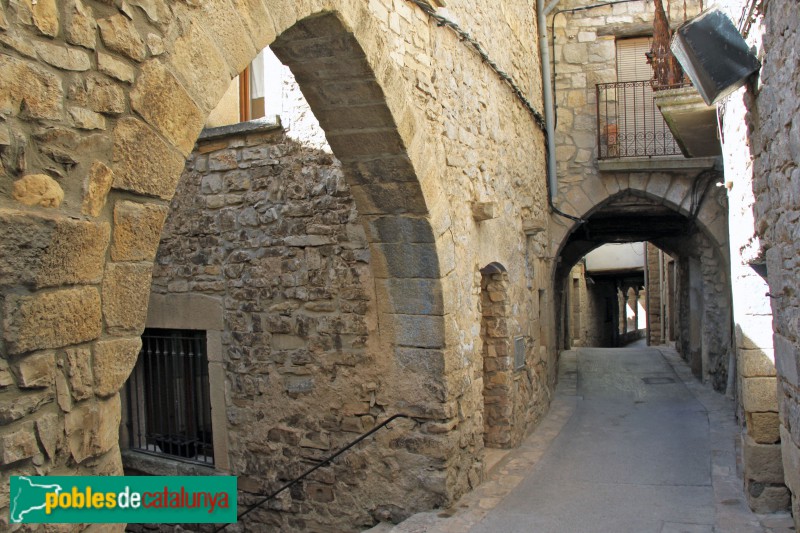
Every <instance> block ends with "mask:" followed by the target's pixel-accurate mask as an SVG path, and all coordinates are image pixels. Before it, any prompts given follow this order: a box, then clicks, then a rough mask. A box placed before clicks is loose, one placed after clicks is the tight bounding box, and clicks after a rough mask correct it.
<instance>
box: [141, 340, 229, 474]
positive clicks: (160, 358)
mask: <svg viewBox="0 0 800 533" xmlns="http://www.w3.org/2000/svg"><path fill="white" fill-rule="evenodd" d="M127 394H128V397H127V403H128V421H127V425H128V435H129V443H128V444H129V446H130V448H131V449H134V450H137V451H141V452H145V453H150V454H155V455H166V456H170V457H173V458H180V459H182V460H187V461H192V462H197V463H201V464H206V465H213V464H214V446H213V440H212V434H211V401H210V398H209V395H210V389H209V383H208V356H207V354H206V336H205V332H204V331H192V330H165V329H146V330H145V332H144V334H143V335H142V350H141V352H139V359H138V360H137V362H136V366H135V367H134V369H133V372H132V373H131V376H130V378H129V379H128V383H127Z"/></svg>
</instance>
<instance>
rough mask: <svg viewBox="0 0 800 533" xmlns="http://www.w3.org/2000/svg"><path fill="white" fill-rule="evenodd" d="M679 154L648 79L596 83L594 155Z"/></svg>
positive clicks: (620, 156)
mask: <svg viewBox="0 0 800 533" xmlns="http://www.w3.org/2000/svg"><path fill="white" fill-rule="evenodd" d="M658 156H678V157H682V154H681V149H680V147H679V146H678V143H677V142H675V138H674V137H673V136H672V132H671V131H670V129H669V127H668V126H667V123H666V122H664V117H662V115H661V113H660V112H659V110H658V106H656V104H655V102H654V100H653V88H652V86H651V84H650V80H642V81H623V82H616V83H600V84H598V85H597V158H598V159H600V160H605V159H619V158H627V157H636V158H641V157H658Z"/></svg>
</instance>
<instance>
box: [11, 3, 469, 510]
mask: <svg viewBox="0 0 800 533" xmlns="http://www.w3.org/2000/svg"><path fill="white" fill-rule="evenodd" d="M131 4H132V5H134V6H141V7H131V8H130V9H128V10H127V11H126V12H122V11H121V10H117V9H115V8H113V7H104V8H103V11H102V13H103V14H104V15H105V17H104V18H103V19H101V21H100V22H99V23H98V24H99V27H100V32H102V34H103V36H104V41H105V42H106V43H108V44H107V46H106V47H105V48H104V49H103V50H102V51H103V53H105V52H108V53H109V54H111V55H113V56H115V57H118V58H121V60H119V61H117V63H110V65H111V66H109V67H107V68H106V69H105V72H112V74H110V75H111V76H113V77H114V78H115V79H118V80H121V81H122V84H123V86H124V87H125V89H121V88H120V87H119V86H118V84H111V83H108V82H107V79H106V76H105V75H100V74H98V73H97V72H95V71H94V70H91V69H90V70H89V71H88V72H85V73H81V74H75V75H74V76H72V75H70V76H71V77H69V78H68V80H67V81H66V82H64V81H62V80H61V79H60V78H58V77H57V76H56V75H54V74H53V73H52V72H51V70H52V69H51V68H50V67H49V66H47V65H44V64H43V63H42V64H39V63H37V62H35V61H31V60H29V59H26V58H24V57H22V56H23V55H24V54H21V53H20V54H13V55H8V56H5V55H4V56H3V57H2V58H0V67H1V68H2V70H3V73H4V74H3V76H2V77H0V78H3V79H4V80H6V81H4V82H0V85H2V89H3V92H4V99H3V101H2V102H1V103H0V105H2V108H3V111H7V112H8V115H9V125H10V127H11V129H12V131H19V132H23V133H25V132H32V133H30V138H31V139H33V140H34V144H35V142H36V141H41V142H40V144H41V145H42V146H44V145H45V144H46V145H48V146H50V145H51V144H53V143H54V142H55V141H52V139H53V138H56V137H57V138H58V139H57V140H58V142H59V143H62V144H64V146H65V147H66V148H69V149H70V150H74V151H75V153H76V155H75V156H74V159H75V160H74V161H72V162H71V163H69V166H70V169H71V170H70V172H71V173H66V174H65V178H69V179H65V181H64V186H63V191H62V192H63V195H64V200H63V203H61V204H60V207H59V209H58V210H50V211H45V210H44V208H43V207H41V206H45V205H47V206H52V205H54V204H55V205H56V206H58V205H59V200H58V199H57V198H58V194H56V193H57V191H56V193H54V194H50V192H49V191H48V195H47V198H39V199H36V198H30V195H29V196H25V195H24V194H23V193H24V192H25V191H24V190H23V189H25V187H20V190H23V191H22V193H20V198H22V200H24V201H25V202H28V204H26V205H22V204H20V203H18V202H17V201H14V200H10V199H9V198H8V197H7V196H6V195H3V198H2V199H0V216H1V217H2V218H3V226H4V229H3V235H2V239H0V240H2V244H0V246H2V248H3V253H2V254H0V256H2V258H0V273H2V274H3V283H4V287H3V288H4V290H6V294H9V296H8V297H6V298H4V300H3V301H2V307H3V310H2V315H3V320H4V326H3V349H4V351H5V352H7V353H8V354H10V355H12V356H14V357H17V358H18V359H19V362H20V365H22V366H31V365H35V368H38V369H45V370H46V372H45V374H47V376H49V377H47V379H49V380H50V381H51V382H52V380H53V379H58V378H53V375H54V370H55V367H56V359H57V358H60V359H64V360H66V361H68V363H67V364H71V363H69V361H73V360H74V361H77V362H78V363H76V364H80V365H83V366H81V368H83V367H85V366H86V365H89V366H92V365H93V366H94V374H95V386H96V389H95V395H94V396H92V397H91V398H90V399H84V398H80V400H79V401H78V400H75V406H74V407H70V409H71V413H72V414H70V415H68V416H67V417H66V420H65V418H64V417H63V416H62V415H56V414H55V413H52V412H50V411H48V412H47V413H46V416H41V417H40V416H39V415H38V414H37V408H38V406H39V405H41V402H39V403H37V401H33V400H31V401H32V403H29V404H27V405H29V406H32V407H31V408H30V409H29V410H28V411H26V412H25V413H22V414H21V415H20V418H22V417H25V416H27V415H31V414H32V416H33V418H30V420H29V421H24V423H23V422H21V423H22V424H23V425H24V428H23V429H24V430H25V431H28V432H30V431H32V430H33V429H34V428H35V427H39V426H37V425H36V424H39V423H40V422H41V423H42V426H41V427H46V428H48V429H47V430H42V431H47V432H55V431H56V430H54V429H53V428H52V424H55V425H57V426H58V427H59V428H61V427H66V429H65V430H64V431H65V432H66V435H67V440H68V441H69V448H70V452H71V455H72V458H73V459H74V461H75V462H77V463H83V462H84V461H85V460H88V459H92V461H94V462H93V465H94V469H95V471H96V472H97V473H104V474H119V473H120V472H121V465H120V464H119V450H118V448H117V442H116V441H117V427H118V425H119V396H118V394H117V391H118V390H119V388H120V387H121V386H122V384H123V383H124V381H125V379H126V377H127V375H128V374H129V373H130V370H131V368H132V366H133V362H134V361H135V357H136V353H137V352H138V349H139V341H138V335H139V334H140V333H141V331H142V329H143V327H144V321H145V317H146V305H147V295H148V292H149V285H150V276H151V274H150V271H151V265H152V261H153V257H154V255H155V251H156V247H157V244H158V238H159V232H160V227H161V224H163V220H164V214H165V202H166V201H167V200H169V198H170V197H171V196H172V195H173V193H174V190H175V187H176V183H177V180H178V178H179V176H180V173H181V170H182V169H183V164H184V159H185V157H186V155H187V154H189V153H190V152H191V150H192V147H193V145H194V142H195V139H196V138H197V136H198V134H199V132H200V131H201V129H202V127H203V124H204V120H205V117H206V116H207V114H208V113H209V112H210V111H211V109H212V108H213V107H214V105H215V104H216V102H217V100H218V99H219V98H220V97H221V95H222V94H223V92H224V91H225V89H226V87H227V86H228V84H229V82H230V80H231V79H232V77H233V76H234V75H236V74H237V73H238V72H239V71H240V70H241V69H242V68H243V67H244V66H245V65H247V64H248V63H249V62H250V61H251V60H252V58H253V57H254V56H255V55H256V53H257V51H258V50H259V49H260V48H262V47H263V46H265V45H267V44H270V43H274V44H275V45H276V50H277V51H278V52H279V55H280V56H281V57H282V58H283V59H284V61H286V62H287V64H289V66H290V68H292V69H293V71H294V73H295V75H296V77H297V79H298V81H299V82H300V85H301V88H302V89H303V91H304V92H305V93H306V96H307V98H308V100H309V102H310V104H311V106H312V108H313V110H314V112H315V114H317V115H318V118H319V120H320V123H321V124H322V126H323V128H324V129H325V130H326V132H327V134H328V138H329V141H330V144H331V146H332V148H333V150H334V153H335V154H336V155H337V157H338V158H339V159H340V160H341V161H342V163H343V165H344V168H345V175H346V178H347V180H348V182H349V184H350V185H351V188H352V191H353V195H354V197H355V201H356V203H357V207H358V210H359V212H360V213H361V215H362V217H363V222H364V225H365V228H366V234H367V237H368V239H369V240H370V243H371V252H372V265H373V274H374V277H375V278H376V280H377V281H376V291H377V293H378V295H379V297H378V300H379V302H380V306H381V307H380V309H379V331H380V334H381V339H382V342H383V345H384V347H385V348H386V350H387V351H388V352H389V353H390V354H391V356H393V357H394V359H395V362H396V374H395V375H394V376H392V379H395V380H396V390H401V389H403V390H404V394H401V393H399V392H398V393H395V394H394V396H393V397H392V398H391V400H392V401H393V402H394V404H393V407H394V408H396V409H397V410H398V411H403V412H406V413H409V414H412V415H416V416H419V417H422V418H434V419H437V420H442V419H448V418H452V417H453V416H454V415H452V414H448V412H446V411H445V410H444V408H441V407H440V404H441V402H442V401H443V399H444V395H445V392H444V391H443V389H444V387H443V386H442V385H441V383H440V382H441V380H442V376H443V374H444V364H445V363H444V361H445V358H444V355H443V349H444V348H445V333H444V319H443V316H444V308H445V303H444V299H443V296H442V289H441V284H440V278H441V272H440V267H439V252H438V250H437V237H436V233H435V231H434V228H435V227H437V225H438V224H439V223H440V219H441V218H443V217H445V214H443V209H444V207H441V208H437V209H433V210H432V209H429V199H430V198H434V199H436V198H438V196H437V195H438V188H437V187H438V186H437V185H436V184H435V183H436V180H435V177H436V171H435V169H434V168H433V166H432V164H431V163H429V162H428V158H426V157H425V153H426V149H427V148H426V146H425V143H424V141H423V138H422V135H418V132H421V131H422V129H423V128H420V127H417V123H418V118H417V116H416V111H414V110H413V109H412V106H411V105H410V104H409V103H407V101H406V96H405V95H404V83H405V81H404V80H403V79H402V77H401V76H400V74H399V73H398V72H397V70H396V68H395V67H394V66H392V64H391V63H390V60H389V59H388V58H387V57H386V54H384V50H385V42H384V41H383V39H384V38H385V37H383V35H382V32H381V31H379V29H378V27H377V25H376V22H375V21H374V17H373V16H372V15H370V14H368V12H367V10H366V6H365V5H363V4H362V3H352V2H339V1H337V2H320V1H315V0H308V1H303V2H292V3H286V2H282V1H277V0H269V1H266V2H261V1H259V2H246V1H238V0H237V1H233V2H213V3H211V2H206V3H203V4H202V5H198V6H192V5H187V4H186V3H162V2H153V3H149V2H141V3H140V2H131ZM140 32H142V33H144V34H146V37H147V38H143V37H142V35H140ZM87 38H88V37H87ZM59 39H61V37H57V39H56V41H58V40H59ZM68 39H70V43H73V41H75V40H78V39H80V37H75V36H70V37H68ZM73 44H74V43H73ZM84 44H87V46H88V44H90V43H84ZM91 45H92V46H95V43H91ZM90 48H91V47H90ZM320 53H322V54H327V57H326V58H323V59H320V58H319V55H320ZM112 59H114V57H112ZM120 63H121V64H120ZM337 65H338V66H337ZM341 65H346V66H345V67H344V68H340V67H341ZM60 68H61V67H60ZM81 68H82V67H81ZM68 70H69V69H68ZM11 79H19V80H23V81H25V82H26V83H27V82H30V83H27V84H28V85H29V84H33V85H34V86H35V87H36V89H35V90H34V91H33V92H31V93H30V94H26V92H25V91H26V90H27V89H26V88H25V87H23V86H20V87H17V86H9V83H11V82H10V81H9V80H11ZM125 80H127V81H125ZM67 85H69V86H67ZM69 91H72V92H73V93H75V94H79V95H83V96H81V98H83V101H86V102H89V101H90V100H91V101H92V102H94V103H91V104H87V105H97V106H102V107H103V109H104V113H106V116H108V117H111V118H108V119H103V120H104V122H103V124H104V126H105V127H107V129H105V130H103V129H101V130H99V131H100V133H97V132H94V130H83V129H82V130H81V132H80V133H76V132H75V131H74V130H75V129H76V128H74V127H73V126H74V125H75V122H76V121H77V120H78V119H75V118H70V117H72V115H70V114H69V111H68V109H66V107H65V104H64V101H63V100H64V96H65V94H66V93H67V92H69ZM98 99H100V101H99V103H98ZM95 114H97V113H95ZM88 116H89V117H91V118H94V119H97V117H95V116H94V115H88ZM98 116H99V115H98ZM81 117H83V115H81ZM83 118H85V117H83ZM101 118H102V117H101ZM86 120H88V119H86ZM106 120H107V122H106ZM62 123H63V124H65V125H66V127H64V128H61V127H59V126H57V125H58V124H62ZM84 125H85V124H84ZM87 127H88V126H87ZM86 131H89V132H90V133H85V132H86ZM37 136H38V137H37ZM43 136H45V137H46V139H45V140H42V139H44V138H45V137H43ZM47 136H49V137H47ZM59 153H60V152H59ZM37 155H38V154H37ZM42 170H43V169H42ZM15 172H16V173H18V174H21V173H22V172H21V170H20V169H8V173H9V174H14V173H15ZM44 183H45V185H46V186H47V187H50V186H51V184H50V182H44ZM23 185H26V184H23ZM53 198H56V199H55V200H54V199H53ZM32 202H35V205H34V203H32ZM42 323H48V324H51V325H52V327H50V328H48V329H47V330H46V331H42V329H41V324H42ZM65 353H66V354H67V355H65ZM73 355H74V357H73ZM16 364H17V362H15V365H16ZM43 379H45V378H43ZM59 387H61V384H60V383H59ZM64 387H66V394H67V400H69V403H70V405H71V404H72V402H73V400H72V399H69V396H70V390H69V389H70V386H69V385H67V384H65V385H64ZM404 387H405V389H404ZM60 390H61V389H60ZM73 392H74V391H73ZM74 396H75V395H74V394H73V397H74ZM51 400H52V398H49V399H47V401H48V402H49V401H51ZM67 400H65V401H67ZM34 415H35V416H34ZM50 415H52V416H50ZM34 418H35V420H34ZM45 419H46V422H47V423H48V424H51V425H49V426H48V425H44V421H45ZM15 420H16V419H15ZM26 420H27V419H26ZM70 420H72V422H70ZM86 421H90V422H89V423H87V422H86ZM84 424H86V427H83V425H84ZM79 426H81V427H79ZM20 427H23V426H20ZM58 431H61V429H58ZM88 433H91V435H89V434H88ZM48 438H49V437H48ZM415 445H416V444H415V442H409V443H408V447H409V448H413V447H414V446H415ZM421 455H423V456H424V455H425V454H424V453H422V454H421ZM96 458H99V459H96ZM67 460H68V458H61V461H62V463H63V462H65V461H67ZM422 462H424V461H422ZM434 468H435V469H438V470H439V471H441V472H442V476H441V478H442V479H437V480H435V481H433V482H432V483H434V484H436V483H439V484H440V485H442V486H443V487H444V486H446V485H447V483H448V481H451V480H448V481H446V480H444V478H445V475H444V473H443V472H444V467H441V465H440V466H439V467H434ZM462 475H464V476H465V475H466V474H462ZM433 477H435V476H433ZM453 492H454V489H453V487H452V483H451V486H447V487H446V488H442V489H441V490H439V491H438V492H437V496H436V498H439V499H441V501H446V500H447V499H448V498H450V497H451V496H452V495H453ZM437 503H441V502H439V500H437V501H430V502H429V503H428V504H426V505H435V504H437Z"/></svg>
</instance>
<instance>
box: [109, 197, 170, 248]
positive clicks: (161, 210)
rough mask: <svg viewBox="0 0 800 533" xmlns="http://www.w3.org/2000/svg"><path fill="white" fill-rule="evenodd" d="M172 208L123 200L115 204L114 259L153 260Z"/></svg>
mask: <svg viewBox="0 0 800 533" xmlns="http://www.w3.org/2000/svg"><path fill="white" fill-rule="evenodd" d="M168 211H169V208H168V207H167V206H163V205H157V204H138V203H134V202H127V201H119V202H117V203H116V204H115V206H114V242H113V245H112V247H111V258H112V259H113V260H114V261H153V260H154V259H155V257H156V252H157V251H158V243H159V240H160V237H161V227H162V226H163V225H164V221H165V220H166V218H167V212H168Z"/></svg>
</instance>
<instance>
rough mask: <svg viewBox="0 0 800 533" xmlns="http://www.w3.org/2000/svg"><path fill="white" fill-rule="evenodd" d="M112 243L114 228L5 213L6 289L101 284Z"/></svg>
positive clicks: (1, 214) (0, 269)
mask: <svg viewBox="0 0 800 533" xmlns="http://www.w3.org/2000/svg"><path fill="white" fill-rule="evenodd" d="M109 240H110V226H109V224H108V223H99V224H98V223H94V222H84V221H79V220H72V219H69V218H64V217H58V216H39V215H34V214H30V213H24V212H22V211H14V210H0V284H3V285H6V284H7V285H12V284H23V285H29V286H33V287H36V288H42V287H50V286H56V285H63V284H72V283H97V282H99V281H100V279H101V277H102V274H103V263H104V262H105V253H106V248H107V247H108V242H109Z"/></svg>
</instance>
